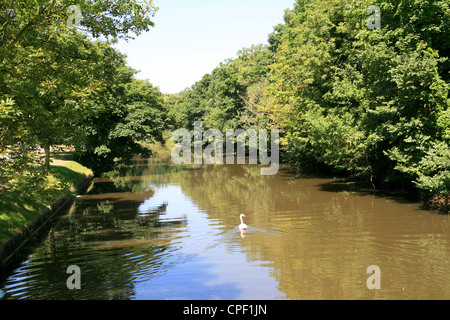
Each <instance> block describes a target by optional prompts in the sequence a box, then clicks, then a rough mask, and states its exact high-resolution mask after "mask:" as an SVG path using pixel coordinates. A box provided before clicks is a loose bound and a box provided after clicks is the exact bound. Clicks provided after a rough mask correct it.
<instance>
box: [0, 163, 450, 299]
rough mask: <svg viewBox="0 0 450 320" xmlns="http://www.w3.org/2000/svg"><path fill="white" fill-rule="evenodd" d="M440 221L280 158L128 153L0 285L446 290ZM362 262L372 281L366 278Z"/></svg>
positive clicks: (265, 294) (401, 294) (289, 293)
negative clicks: (74, 279)
mask: <svg viewBox="0 0 450 320" xmlns="http://www.w3.org/2000/svg"><path fill="white" fill-rule="evenodd" d="M242 213H244V214H245V215H246V216H247V218H246V223H247V224H248V225H249V228H248V229H247V230H245V231H241V230H239V228H238V225H239V223H240V221H239V215H240V214H242ZM448 219H449V218H448V216H442V215H436V214H433V213H430V212H427V211H423V210H420V207H419V205H418V204H414V203H406V202H404V201H399V200H398V199H394V198H389V197H385V196H381V195H377V194H375V195H374V194H373V193H370V192H364V191H362V190H356V189H351V188H348V187H345V188H343V187H342V183H341V182H339V181H335V180H333V179H293V178H292V176H291V175H290V174H289V172H288V171H287V170H286V169H282V170H281V171H280V172H279V173H278V174H277V175H276V176H261V175H260V168H259V166H250V165H244V166H240V165H231V166H230V165H226V166H225V165H224V166H205V167H202V166H196V167H191V166H189V167H180V166H172V165H170V164H168V162H165V161H163V160H161V159H150V160H144V159H137V160H136V161H135V162H134V163H133V164H132V165H122V166H119V167H117V168H116V169H115V170H114V171H113V172H110V173H108V174H107V175H106V176H105V177H103V178H99V179H96V180H95V183H94V185H93V187H92V188H91V190H90V191H89V193H88V194H86V195H82V196H80V197H79V198H78V199H77V203H76V208H75V209H74V210H73V212H72V213H71V214H70V215H67V216H65V217H63V218H62V219H61V220H60V221H59V223H58V225H57V226H55V227H54V228H53V229H52V233H51V234H50V235H49V237H48V238H47V239H46V240H45V241H44V242H43V243H42V244H41V245H40V246H39V247H38V248H37V249H36V250H35V252H34V253H33V254H32V255H30V257H29V259H28V260H27V261H25V262H23V263H22V264H21V265H20V266H19V267H18V268H17V269H16V270H14V272H13V273H12V274H11V275H10V276H9V277H8V278H7V279H6V280H5V281H4V282H3V283H1V284H0V290H1V291H0V296H2V298H3V299H276V298H287V299H403V298H407V299H448V298H450V285H449V284H450V276H449V275H448V272H447V269H448V266H449V264H448V261H449V257H450V243H449V237H448V234H449V223H448ZM69 265H78V266H79V267H80V269H81V272H82V279H81V281H82V289H81V290H75V291H70V290H68V289H67V287H66V280H67V277H68V275H67V274H66V273H65V272H66V268H67V267H68V266H69ZM370 265H378V266H379V267H380V268H381V270H382V289H381V290H375V291H372V290H368V289H367V287H366V280H367V277H368V276H369V275H368V274H367V273H366V270H367V267H368V266H370Z"/></svg>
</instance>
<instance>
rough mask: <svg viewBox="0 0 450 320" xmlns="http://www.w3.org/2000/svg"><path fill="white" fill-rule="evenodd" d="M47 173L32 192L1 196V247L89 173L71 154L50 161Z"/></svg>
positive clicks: (73, 189)
mask: <svg viewBox="0 0 450 320" xmlns="http://www.w3.org/2000/svg"><path fill="white" fill-rule="evenodd" d="M52 160H53V161H52V166H51V171H50V174H49V175H48V176H47V177H45V178H43V179H42V182H41V183H40V184H38V186H37V187H35V188H33V189H32V190H6V191H4V192H3V194H2V195H1V197H0V245H1V244H3V243H5V242H6V241H8V240H9V239H10V238H11V237H12V236H14V235H15V234H16V233H17V232H20V230H22V229H23V228H24V227H25V226H27V225H28V224H29V223H30V222H32V221H33V219H34V218H36V216H37V215H39V214H40V213H41V212H42V211H43V210H44V209H45V208H46V207H47V206H48V205H50V204H51V203H53V202H54V201H56V200H58V199H60V198H62V197H65V196H67V195H69V194H70V193H72V192H74V191H75V186H76V184H77V183H79V182H80V181H82V180H83V179H84V178H85V177H88V176H91V175H92V171H91V170H89V169H88V168H86V167H84V166H82V165H80V164H79V163H77V162H74V161H72V160H71V155H70V154H62V155H58V156H57V157H55V158H53V159H52Z"/></svg>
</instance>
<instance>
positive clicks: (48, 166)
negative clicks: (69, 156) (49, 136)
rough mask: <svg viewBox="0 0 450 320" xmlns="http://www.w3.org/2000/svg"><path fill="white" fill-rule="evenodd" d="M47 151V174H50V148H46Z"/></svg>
mask: <svg viewBox="0 0 450 320" xmlns="http://www.w3.org/2000/svg"><path fill="white" fill-rule="evenodd" d="M44 150H45V172H50V146H49V145H47V146H45V147H44Z"/></svg>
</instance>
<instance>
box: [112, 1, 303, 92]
mask: <svg viewBox="0 0 450 320" xmlns="http://www.w3.org/2000/svg"><path fill="white" fill-rule="evenodd" d="M294 2H295V0H155V1H154V3H155V5H156V6H157V7H158V8H159V10H158V12H156V14H155V17H154V19H153V21H154V22H155V27H153V28H151V29H150V31H149V32H146V33H143V34H141V35H139V36H138V37H136V39H134V40H129V41H128V42H126V41H119V43H117V44H116V45H115V47H116V48H117V49H118V50H119V51H120V52H122V53H125V54H126V55H127V61H128V65H129V66H130V67H132V68H134V69H136V70H138V71H140V72H139V73H138V74H137V75H136V78H138V79H143V80H145V79H148V80H149V81H150V82H151V83H152V84H153V85H154V86H157V87H159V88H160V90H161V92H163V93H178V92H181V91H182V90H184V89H186V88H188V87H191V86H192V85H193V84H195V82H197V81H199V80H201V79H202V77H203V76H204V75H205V74H207V73H211V72H212V70H213V69H214V68H216V67H217V66H218V65H219V63H221V62H223V61H225V60H226V59H229V58H234V57H236V54H237V52H238V51H239V50H241V49H242V48H248V47H250V46H252V45H253V44H260V43H267V38H268V35H269V34H270V33H272V32H273V28H274V26H276V25H277V24H279V23H283V16H284V11H285V10H286V9H291V8H292V7H293V6H294Z"/></svg>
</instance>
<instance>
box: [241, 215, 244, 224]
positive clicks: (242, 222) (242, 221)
mask: <svg viewBox="0 0 450 320" xmlns="http://www.w3.org/2000/svg"><path fill="white" fill-rule="evenodd" d="M242 218H244V217H243V216H241V224H244V220H242Z"/></svg>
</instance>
